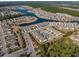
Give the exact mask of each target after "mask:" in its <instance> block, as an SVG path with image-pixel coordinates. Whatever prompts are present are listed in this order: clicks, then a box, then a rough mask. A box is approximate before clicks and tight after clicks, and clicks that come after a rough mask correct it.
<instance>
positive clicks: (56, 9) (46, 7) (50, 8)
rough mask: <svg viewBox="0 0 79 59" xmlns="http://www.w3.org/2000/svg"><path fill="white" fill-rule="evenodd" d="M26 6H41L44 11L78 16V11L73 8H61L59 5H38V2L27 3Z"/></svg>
mask: <svg viewBox="0 0 79 59" xmlns="http://www.w3.org/2000/svg"><path fill="white" fill-rule="evenodd" d="M27 5H28V6H31V7H34V8H41V9H43V10H45V11H49V12H52V13H66V14H69V15H72V16H77V17H78V16H79V11H74V10H68V9H63V8H59V7H53V6H50V5H44V4H42V5H40V4H33V3H31V4H27Z"/></svg>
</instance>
